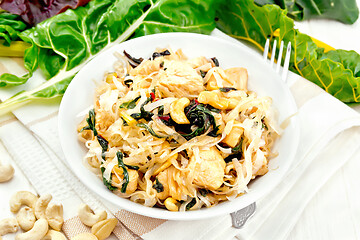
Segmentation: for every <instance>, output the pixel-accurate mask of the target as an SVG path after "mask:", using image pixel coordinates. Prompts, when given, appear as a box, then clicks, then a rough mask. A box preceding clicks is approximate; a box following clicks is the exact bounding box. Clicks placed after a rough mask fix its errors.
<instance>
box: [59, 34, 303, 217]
mask: <svg viewBox="0 0 360 240" xmlns="http://www.w3.org/2000/svg"><path fill="white" fill-rule="evenodd" d="M157 47H161V48H163V47H170V48H171V49H173V50H176V49H179V48H181V49H182V50H183V52H184V53H185V55H186V56H188V57H197V56H205V57H207V58H211V57H216V58H217V59H218V60H219V62H220V66H221V67H222V68H224V69H226V68H230V67H245V68H247V70H248V73H249V83H248V86H249V89H250V90H253V91H256V92H257V93H258V94H259V95H263V96H270V97H271V98H272V99H273V107H274V108H275V109H276V110H277V111H278V117H279V123H281V122H282V121H284V120H285V119H287V118H288V117H289V116H290V115H292V114H293V113H295V112H297V107H296V104H295V101H294V99H293V96H292V95H291V93H290V90H289V89H288V87H287V86H286V84H285V83H284V82H282V81H281V79H280V77H279V75H278V74H276V73H275V71H274V70H273V69H272V68H271V67H270V66H269V64H266V63H265V62H264V61H263V59H262V58H261V57H260V54H259V55H256V54H253V53H252V52H250V51H249V50H248V49H246V48H245V47H242V46H240V45H238V44H234V43H231V42H228V41H225V40H222V39H219V38H216V37H211V36H207V35H200V34H194V33H163V34H155V35H149V36H144V37H140V38H136V39H132V40H129V41H126V42H124V43H121V44H119V45H116V46H114V47H111V48H109V49H108V50H106V51H105V52H104V53H102V54H100V55H99V56H97V57H96V58H94V59H93V60H92V61H90V62H89V63H88V64H87V65H86V66H85V67H84V68H82V69H81V70H80V71H79V73H78V74H77V75H76V76H75V78H74V79H73V80H72V82H71V83H70V85H69V87H68V89H67V90H66V92H65V95H64V97H63V99H62V102H61V105H60V110H59V135H60V142H61V146H62V149H63V151H64V154H65V157H66V160H67V163H68V164H69V166H70V168H71V169H72V171H73V172H74V174H75V175H76V176H77V177H78V178H79V179H80V180H81V181H82V182H83V183H84V184H85V185H86V186H87V187H88V188H89V189H91V190H92V191H93V192H94V193H96V194H98V195H99V196H100V197H102V198H105V199H106V200H108V201H110V202H111V203H113V204H115V205H117V206H119V207H120V208H123V209H126V210H128V211H131V212H135V213H138V214H141V215H145V216H149V217H154V218H162V219H171V220H195V219H203V218H209V217H214V216H218V215H223V214H226V213H230V212H234V211H236V210H239V209H241V208H244V207H246V206H247V205H249V204H251V203H253V202H255V201H257V200H259V199H260V198H261V197H264V196H265V195H266V194H267V193H268V192H269V191H270V190H272V189H274V187H275V186H276V185H277V184H278V183H279V182H280V181H281V179H282V178H283V176H284V174H285V173H286V172H287V170H288V169H289V166H290V165H291V164H292V162H293V159H294V156H295V153H296V150H297V146H298V142H299V124H298V120H297V117H296V116H295V117H292V118H291V120H290V123H289V125H288V126H287V128H286V129H285V130H284V132H283V133H282V135H281V137H280V138H279V139H278V140H277V142H276V145H275V146H274V148H275V151H277V152H278V153H279V155H278V156H277V157H276V158H274V159H271V160H270V163H269V169H270V170H269V172H268V173H267V174H266V175H264V176H261V177H258V178H257V179H256V180H254V181H252V182H251V183H250V185H249V189H250V192H249V193H247V194H245V195H243V196H241V197H238V198H236V199H234V200H232V201H226V202H223V203H221V204H219V205H217V206H214V207H212V208H203V209H200V210H195V211H187V212H170V211H167V210H164V209H159V208H150V207H145V206H143V205H141V204H138V203H134V202H131V201H130V200H128V199H124V198H121V197H118V196H117V195H115V194H114V193H112V192H111V191H109V190H108V189H107V188H106V187H105V186H104V184H103V182H102V180H101V179H99V178H98V177H97V176H95V174H93V173H92V172H90V171H89V170H88V169H87V168H86V167H85V166H84V165H83V163H82V161H83V157H84V156H85V154H86V148H85V147H84V146H83V143H80V142H79V141H78V139H77V131H76V129H77V125H78V123H79V119H77V118H76V116H77V115H78V114H79V113H80V112H81V111H84V109H86V108H88V107H89V106H90V105H92V104H93V96H94V89H95V83H94V82H95V81H96V82H99V81H101V80H102V79H103V76H104V73H105V72H106V71H113V64H114V62H115V61H116V60H117V59H116V57H115V56H114V53H115V52H119V53H122V52H123V50H126V51H127V52H128V53H130V54H131V55H133V56H135V57H144V58H146V57H150V56H151V54H152V53H153V51H154V50H155V48H157Z"/></svg>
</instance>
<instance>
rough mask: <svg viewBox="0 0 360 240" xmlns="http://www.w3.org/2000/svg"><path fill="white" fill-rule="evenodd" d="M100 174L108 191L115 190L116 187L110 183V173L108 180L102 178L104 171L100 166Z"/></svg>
mask: <svg viewBox="0 0 360 240" xmlns="http://www.w3.org/2000/svg"><path fill="white" fill-rule="evenodd" d="M100 170H101V174H102V179H103V183H104V185H105V186H106V187H107V188H108V189H109V190H110V191H115V190H116V189H117V187H114V186H113V185H111V182H112V175H110V180H109V181H108V180H106V178H104V172H105V168H104V167H101V168H100Z"/></svg>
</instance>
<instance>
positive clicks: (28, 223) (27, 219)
mask: <svg viewBox="0 0 360 240" xmlns="http://www.w3.org/2000/svg"><path fill="white" fill-rule="evenodd" d="M16 220H17V222H18V223H19V226H20V227H21V229H22V230H24V231H29V230H30V229H31V228H33V226H34V223H35V221H36V219H35V214H34V210H33V209H32V208H29V207H23V208H21V209H20V211H19V212H18V213H17V215H16Z"/></svg>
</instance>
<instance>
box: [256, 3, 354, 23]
mask: <svg viewBox="0 0 360 240" xmlns="http://www.w3.org/2000/svg"><path fill="white" fill-rule="evenodd" d="M255 2H256V3H257V4H259V5H265V4H277V5H279V6H280V7H281V8H282V9H286V10H287V15H288V16H289V17H291V18H293V19H295V20H297V21H301V20H307V19H311V18H325V19H333V20H337V21H340V22H343V23H347V24H352V23H354V22H355V21H356V19H357V18H358V16H359V9H358V7H357V4H356V1H355V0H318V1H308V0H255Z"/></svg>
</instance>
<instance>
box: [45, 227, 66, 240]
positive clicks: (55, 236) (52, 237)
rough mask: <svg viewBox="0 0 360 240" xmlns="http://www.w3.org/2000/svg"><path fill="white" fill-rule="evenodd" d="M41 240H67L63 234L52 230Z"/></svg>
mask: <svg viewBox="0 0 360 240" xmlns="http://www.w3.org/2000/svg"><path fill="white" fill-rule="evenodd" d="M41 240H67V238H66V237H65V235H64V234H62V233H61V232H58V231H55V230H52V229H50V230H49V231H48V232H47V234H46V235H45V237H43V238H42V239H41Z"/></svg>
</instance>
